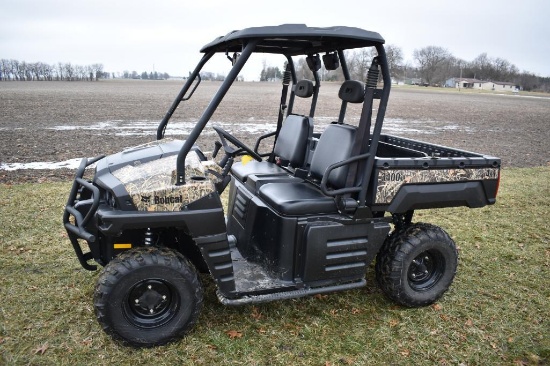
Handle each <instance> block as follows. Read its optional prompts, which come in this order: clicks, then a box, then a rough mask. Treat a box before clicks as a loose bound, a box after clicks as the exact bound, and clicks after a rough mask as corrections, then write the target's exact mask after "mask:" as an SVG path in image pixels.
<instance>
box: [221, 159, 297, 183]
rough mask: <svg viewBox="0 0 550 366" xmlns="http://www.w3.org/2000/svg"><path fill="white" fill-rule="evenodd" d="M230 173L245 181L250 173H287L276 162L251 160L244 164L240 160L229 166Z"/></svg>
mask: <svg viewBox="0 0 550 366" xmlns="http://www.w3.org/2000/svg"><path fill="white" fill-rule="evenodd" d="M231 173H232V174H233V175H234V176H235V177H236V178H237V179H239V180H240V181H241V182H246V178H248V176H249V175H251V174H256V175H262V174H287V173H288V172H287V171H286V170H284V169H283V168H281V167H280V166H278V165H277V164H274V163H270V162H267V161H257V160H252V161H249V162H248V163H246V164H243V163H242V162H236V163H234V164H233V166H232V167H231Z"/></svg>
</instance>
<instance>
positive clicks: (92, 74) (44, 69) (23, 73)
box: [0, 59, 108, 81]
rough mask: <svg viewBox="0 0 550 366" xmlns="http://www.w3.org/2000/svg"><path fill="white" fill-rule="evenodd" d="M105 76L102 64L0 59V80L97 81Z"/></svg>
mask: <svg viewBox="0 0 550 366" xmlns="http://www.w3.org/2000/svg"><path fill="white" fill-rule="evenodd" d="M105 76H107V77H108V73H105V72H104V71H103V64H100V63H96V64H91V65H85V66H82V65H75V64H72V63H70V62H67V63H64V62H58V63H57V64H48V63H44V62H25V61H19V60H14V59H11V60H8V59H1V60H0V80H17V81H33V80H50V81H51V80H68V81H76V80H88V81H97V80H98V79H101V78H103V77H105Z"/></svg>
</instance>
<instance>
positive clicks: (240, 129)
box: [49, 119, 277, 136]
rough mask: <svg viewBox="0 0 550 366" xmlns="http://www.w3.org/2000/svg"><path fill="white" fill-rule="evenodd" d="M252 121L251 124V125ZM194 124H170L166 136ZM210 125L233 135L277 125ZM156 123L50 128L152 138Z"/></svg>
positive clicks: (188, 130) (256, 122)
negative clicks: (107, 132) (109, 131)
mask: <svg viewBox="0 0 550 366" xmlns="http://www.w3.org/2000/svg"><path fill="white" fill-rule="evenodd" d="M252 121H253V123H251V122H252ZM195 124H196V122H171V123H170V124H169V126H168V128H167V129H166V136H178V135H189V134H190V133H191V131H192V130H193V128H194V127H195ZM211 125H214V126H220V127H222V128H223V129H226V130H228V131H230V132H232V133H234V134H237V135H238V134H239V133H249V134H264V133H268V132H272V131H274V130H275V128H276V126H277V124H276V123H270V122H267V121H266V122H262V121H261V120H256V119H249V121H248V122H246V123H235V122H211ZM157 127H158V121H131V122H128V121H104V122H96V123H92V124H90V125H80V126H74V125H72V126H69V125H60V126H55V127H50V128H49V129H51V130H54V131H75V130H86V131H105V130H114V131H115V132H114V135H115V136H152V135H154V132H155V131H156V130H157ZM204 133H205V134H207V135H215V134H216V133H215V131H214V130H212V129H208V127H207V128H206V129H205V130H204Z"/></svg>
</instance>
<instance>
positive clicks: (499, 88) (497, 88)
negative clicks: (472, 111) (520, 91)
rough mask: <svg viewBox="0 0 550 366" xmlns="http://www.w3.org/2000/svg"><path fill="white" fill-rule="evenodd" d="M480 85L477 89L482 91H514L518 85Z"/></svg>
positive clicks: (499, 82)
mask: <svg viewBox="0 0 550 366" xmlns="http://www.w3.org/2000/svg"><path fill="white" fill-rule="evenodd" d="M479 85H480V86H479V88H477V89H482V90H495V91H513V90H514V89H516V84H514V83H507V82H503V81H483V82H481V83H479Z"/></svg>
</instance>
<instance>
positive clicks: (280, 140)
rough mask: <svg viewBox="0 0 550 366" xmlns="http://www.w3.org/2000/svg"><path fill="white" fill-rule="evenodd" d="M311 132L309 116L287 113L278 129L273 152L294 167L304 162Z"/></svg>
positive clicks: (311, 122) (311, 123)
mask: <svg viewBox="0 0 550 366" xmlns="http://www.w3.org/2000/svg"><path fill="white" fill-rule="evenodd" d="M312 134H313V119H312V118H311V117H305V116H299V115H296V114H291V115H288V116H287V117H286V119H285V122H284V123H283V126H282V127H281V130H280V131H279V135H278V136H277V142H276V143H275V148H274V149H273V153H274V154H275V156H278V157H279V158H281V160H283V161H288V165H290V166H291V167H294V168H300V167H303V166H304V165H305V163H306V158H307V151H308V146H309V144H310V142H311V136H312Z"/></svg>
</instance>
